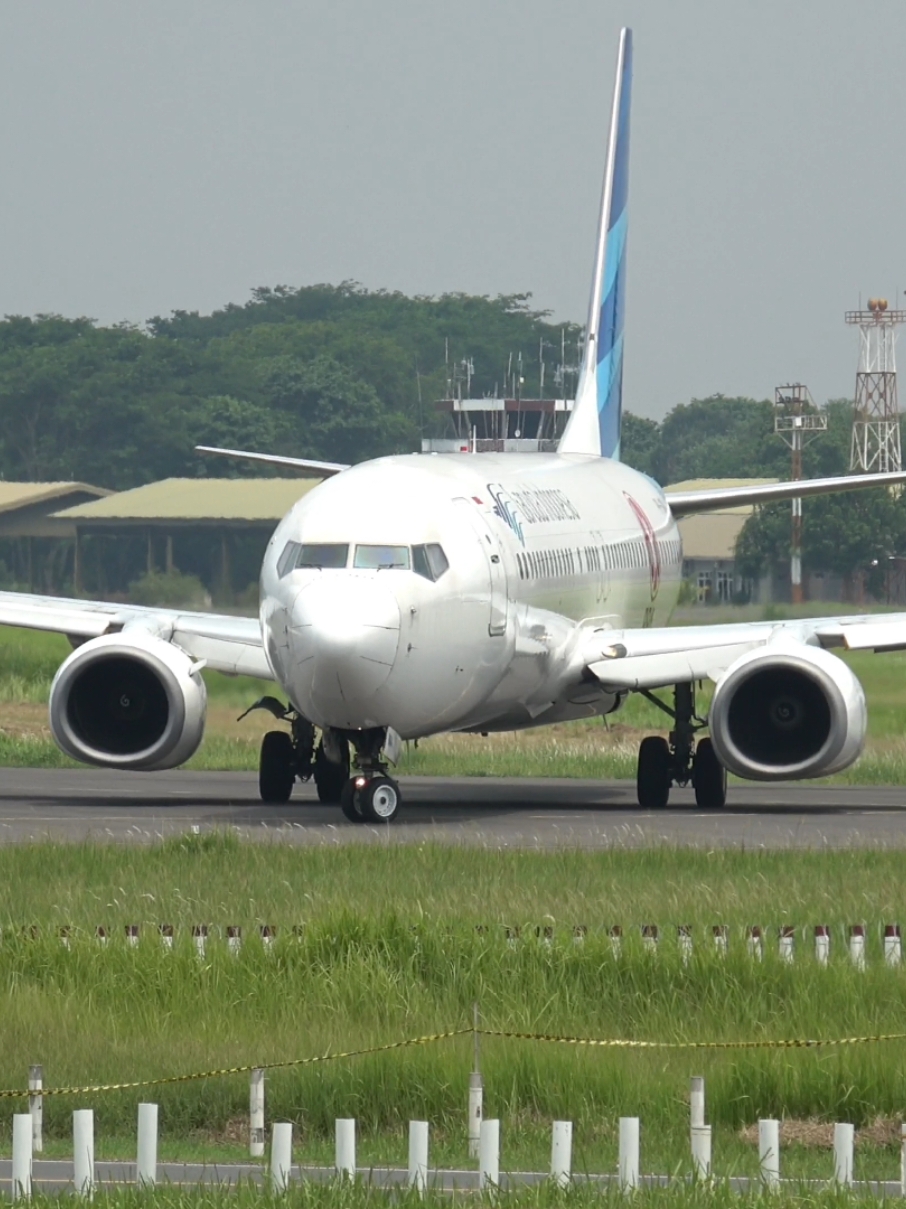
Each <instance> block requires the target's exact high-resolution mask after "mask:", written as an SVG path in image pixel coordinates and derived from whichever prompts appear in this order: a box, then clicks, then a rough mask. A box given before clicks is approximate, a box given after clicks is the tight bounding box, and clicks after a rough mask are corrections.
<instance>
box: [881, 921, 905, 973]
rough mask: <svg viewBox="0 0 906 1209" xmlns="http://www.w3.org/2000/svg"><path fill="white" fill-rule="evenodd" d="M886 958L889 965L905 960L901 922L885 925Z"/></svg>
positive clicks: (895, 964) (896, 964)
mask: <svg viewBox="0 0 906 1209" xmlns="http://www.w3.org/2000/svg"><path fill="white" fill-rule="evenodd" d="M884 960H885V961H886V963H887V964H888V965H889V966H898V965H899V964H900V962H901V961H902V960H903V939H902V935H901V933H900V925H899V924H885V925H884Z"/></svg>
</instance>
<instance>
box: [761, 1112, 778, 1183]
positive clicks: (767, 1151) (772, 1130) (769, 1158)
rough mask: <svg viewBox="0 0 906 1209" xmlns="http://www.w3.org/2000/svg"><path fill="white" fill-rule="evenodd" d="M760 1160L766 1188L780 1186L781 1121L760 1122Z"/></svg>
mask: <svg viewBox="0 0 906 1209" xmlns="http://www.w3.org/2000/svg"><path fill="white" fill-rule="evenodd" d="M758 1162H759V1163H760V1164H761V1178H762V1179H763V1180H764V1183H765V1187H766V1188H778V1187H779V1186H780V1122H779V1121H759V1122H758Z"/></svg>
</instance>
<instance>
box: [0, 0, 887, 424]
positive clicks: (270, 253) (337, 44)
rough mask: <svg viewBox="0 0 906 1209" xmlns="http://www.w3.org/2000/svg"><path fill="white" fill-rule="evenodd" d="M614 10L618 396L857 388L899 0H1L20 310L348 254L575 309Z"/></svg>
mask: <svg viewBox="0 0 906 1209" xmlns="http://www.w3.org/2000/svg"><path fill="white" fill-rule="evenodd" d="M621 24H629V25H631V26H632V27H633V29H634V33H635V79H634V93H633V116H632V157H631V173H630V176H631V185H630V220H629V221H630V228H629V229H630V236H629V293H628V303H627V342H626V378H625V389H626V396H625V401H626V403H627V405H628V406H629V407H630V408H631V409H632V410H634V411H637V412H639V413H641V414H646V415H651V416H655V417H659V416H662V415H663V414H664V413H665V411H666V410H667V409H668V408H670V407H671V406H673V405H674V404H676V403H678V402H682V401H685V400H687V399H689V398H690V397H692V396H703V395H708V394H712V393H715V392H718V391H720V392H723V393H724V394H751V395H756V396H765V395H770V394H771V392H772V391H773V388H774V386H775V385H776V384H778V383H781V382H786V381H790V380H801V381H805V382H806V383H808V385H809V386H810V387H811V390H812V393H813V395H815V397H816V398H818V399H825V398H827V397H829V396H834V395H841V394H851V393H852V389H853V382H854V376H855V371H856V362H857V354H858V343H857V338H856V334H855V332H854V331H853V330H851V329H848V328H846V327H845V325H844V322H843V312H844V311H845V310H846V309H847V308H850V307H854V306H856V305H858V302H859V297H860V294H861V296H862V298H863V300H865V299H867V298H868V297H869V296H870V295H873V294H877V295H886V296H888V297H889V298H890V301H891V304H893V303H894V301H895V300H896V296H897V295H896V291H897V290H898V289H900V288H902V289H906V247H904V240H906V221H904V215H906V137H904V135H903V122H904V115H906V54H904V48H906V3H904V2H903V0H871V3H870V4H859V3H856V2H855V0H797V2H796V3H790V2H789V0H783V2H781V0H757V3H756V2H754V0H682V2H680V0H623V3H611V2H609V0H559V2H558V3H554V0H442V2H441V0H380V2H378V0H283V2H278V0H256V2H254V3H252V0H247V2H240V0H216V2H214V0H193V2H192V3H187V2H186V0H152V2H149V3H144V4H138V3H124V2H123V0H79V2H78V3H73V0H28V3H11V2H10V3H7V4H4V5H3V7H2V11H0V97H2V104H3V110H4V113H5V120H4V121H3V123H2V124H0V164H2V174H0V180H2V208H3V218H2V222H0V312H3V313H7V314H11V313H18V314H30V313H36V312H40V311H53V312H59V313H62V314H64V315H70V316H74V315H90V316H92V317H94V318H96V319H98V320H100V321H102V322H105V323H107V322H111V321H116V320H123V319H126V320H130V321H135V322H141V321H143V320H145V319H147V318H149V317H150V316H152V315H155V314H167V313H169V312H170V311H171V310H174V309H188V310H200V311H202V312H207V311H210V310H212V309H214V308H216V307H219V306H222V305H223V304H225V303H227V302H243V301H245V299H246V298H247V297H248V294H249V290H250V289H251V288H252V287H254V286H258V285H275V284H278V283H285V284H289V285H305V284H310V283H313V282H320V281H327V282H339V281H342V280H343V279H346V278H353V279H355V280H357V281H360V282H362V283H363V284H364V285H366V286H368V287H371V288H379V287H383V288H386V289H395V290H403V291H405V292H407V293H424V294H438V293H442V292H444V291H449V290H463V291H467V292H469V293H487V294H491V295H495V294H498V293H513V292H531V293H532V295H533V296H534V300H535V303H536V305H537V306H538V307H540V308H549V309H550V310H551V311H552V312H553V314H554V316H555V317H556V318H558V319H572V320H577V321H581V322H584V319H585V309H586V303H587V296H588V286H589V273H590V263H591V256H592V250H593V249H592V244H593V238H594V228H595V223H596V217H597V215H596V211H597V205H598V198H599V193H600V183H601V172H602V166H603V160H604V150H605V140H606V127H607V116H608V110H609V106H610V97H611V90H612V87H613V67H614V58H615V54H616V39H617V31H618V29H619V26H620V25H621ZM457 351H461V352H462V353H463V354H465V353H467V352H468V351H469V350H467V349H464V350H457ZM903 355H904V356H906V345H904V349H903Z"/></svg>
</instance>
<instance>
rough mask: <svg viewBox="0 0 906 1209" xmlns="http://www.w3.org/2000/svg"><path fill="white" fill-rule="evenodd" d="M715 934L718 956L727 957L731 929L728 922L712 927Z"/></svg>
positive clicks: (715, 946)
mask: <svg viewBox="0 0 906 1209" xmlns="http://www.w3.org/2000/svg"><path fill="white" fill-rule="evenodd" d="M711 931H712V933H713V936H714V948H715V949H716V950H717V955H718V957H726V955H727V952H728V951H729V948H730V929H729V927H728V926H727V925H726V924H715V925H714V927H713V928H712V929H711Z"/></svg>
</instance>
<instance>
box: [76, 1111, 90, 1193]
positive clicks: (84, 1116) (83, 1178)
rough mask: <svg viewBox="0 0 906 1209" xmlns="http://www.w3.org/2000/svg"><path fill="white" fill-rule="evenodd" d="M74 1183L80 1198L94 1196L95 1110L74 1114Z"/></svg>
mask: <svg viewBox="0 0 906 1209" xmlns="http://www.w3.org/2000/svg"><path fill="white" fill-rule="evenodd" d="M72 1182H73V1185H74V1186H75V1190H76V1193H77V1195H78V1196H85V1197H88V1198H89V1199H90V1198H91V1197H92V1196H94V1109H92V1108H77V1109H76V1110H75V1112H74V1113H73V1114H72Z"/></svg>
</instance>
